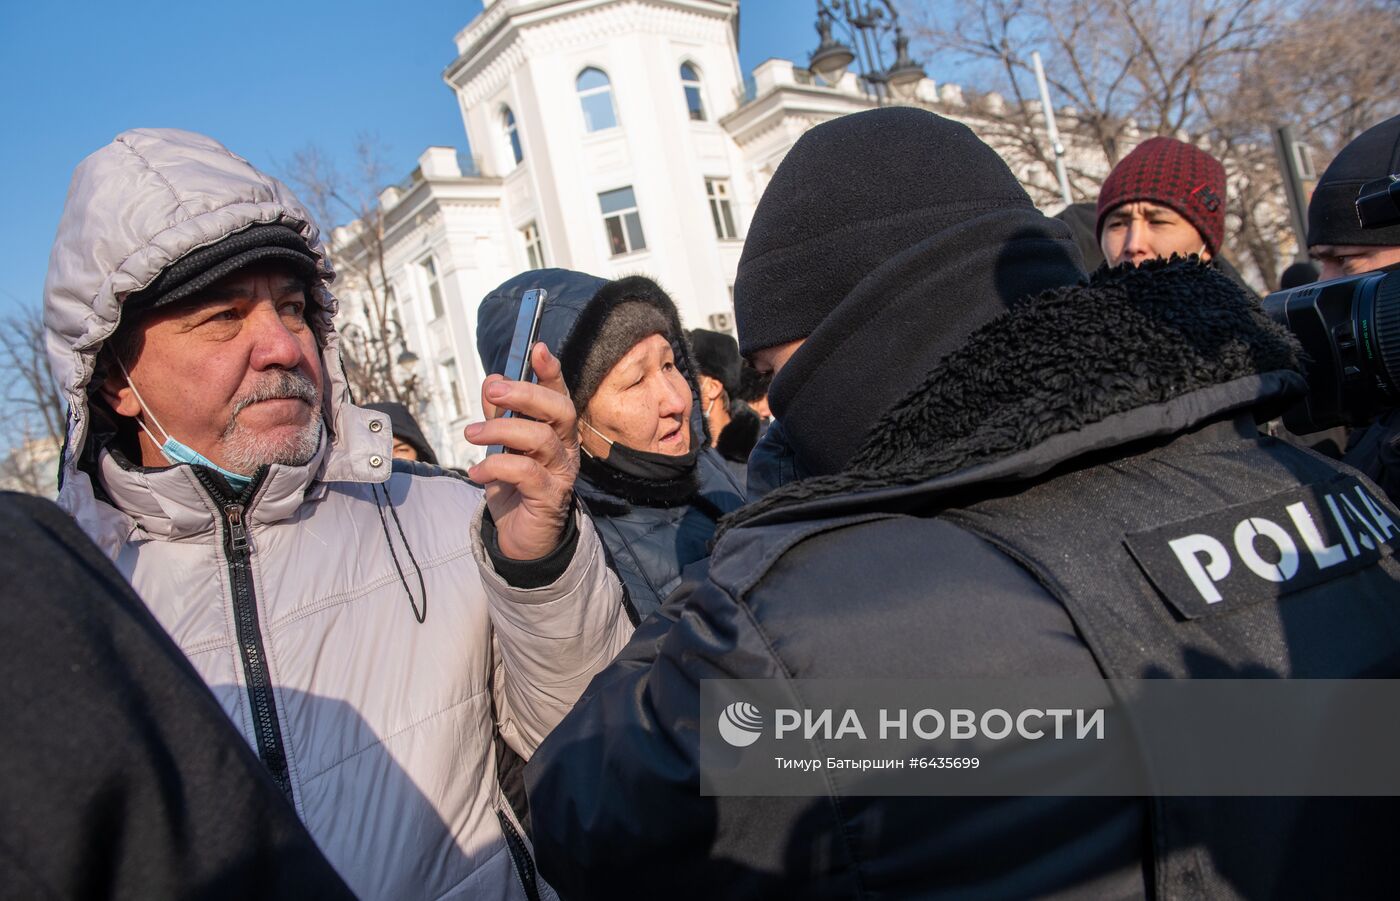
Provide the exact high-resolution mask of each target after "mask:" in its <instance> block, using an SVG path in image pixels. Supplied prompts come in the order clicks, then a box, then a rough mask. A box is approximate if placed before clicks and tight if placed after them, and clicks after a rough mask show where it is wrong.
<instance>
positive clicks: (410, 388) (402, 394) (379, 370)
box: [340, 316, 418, 409]
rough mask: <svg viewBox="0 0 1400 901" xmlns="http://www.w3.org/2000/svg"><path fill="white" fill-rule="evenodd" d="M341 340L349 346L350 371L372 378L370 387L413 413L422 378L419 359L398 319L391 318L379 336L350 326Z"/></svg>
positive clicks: (346, 327)
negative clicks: (391, 361)
mask: <svg viewBox="0 0 1400 901" xmlns="http://www.w3.org/2000/svg"><path fill="white" fill-rule="evenodd" d="M340 338H341V341H342V342H343V343H344V345H345V350H346V354H345V357H346V365H347V366H348V367H350V368H353V369H357V370H359V371H361V372H363V373H364V374H365V375H366V376H368V378H367V379H366V381H367V382H368V384H369V386H375V387H377V388H378V390H380V391H383V392H387V393H388V394H389V395H390V398H391V399H393V400H397V401H400V402H402V403H404V404H406V405H407V406H408V407H409V408H410V409H413V407H414V406H415V404H414V401H415V400H416V394H417V392H418V374H417V372H415V368H416V367H417V365H418V355H417V354H415V353H414V352H413V351H411V350H409V349H408V345H407V343H406V342H405V341H404V330H403V325H402V324H400V322H399V321H398V319H396V318H394V317H393V316H390V317H389V318H388V319H386V320H385V321H384V329H383V331H382V332H377V333H371V332H370V331H367V330H366V329H365V328H364V327H362V326H360V325H358V324H356V323H353V322H351V323H347V324H346V325H344V326H341V328H340ZM395 347H397V348H398V349H399V352H398V354H397V355H395V354H394V353H393V348H395ZM390 359H393V361H394V363H393V366H391V365H390V363H389V360H390ZM394 367H397V368H398V369H399V370H401V371H402V377H399V376H396V375H395V374H394V372H393V368H394ZM367 390H373V388H369V389H367Z"/></svg>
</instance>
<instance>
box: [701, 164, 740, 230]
mask: <svg viewBox="0 0 1400 901" xmlns="http://www.w3.org/2000/svg"><path fill="white" fill-rule="evenodd" d="M705 196H706V197H708V198H709V199H710V216H711V218H713V219H714V220H715V237H717V238H719V239H720V240H722V241H727V240H732V239H734V238H737V237H739V232H738V230H737V229H735V228H734V205H733V204H732V203H730V201H729V182H728V181H727V180H725V179H723V178H707V179H705Z"/></svg>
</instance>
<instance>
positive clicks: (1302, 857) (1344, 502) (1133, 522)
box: [943, 419, 1400, 898]
mask: <svg viewBox="0 0 1400 901" xmlns="http://www.w3.org/2000/svg"><path fill="white" fill-rule="evenodd" d="M1120 453H1121V451H1120ZM943 515H944V516H945V517H946V518H948V519H949V520H951V521H953V522H955V523H956V524H958V525H959V526H961V527H963V528H966V529H968V530H970V531H972V532H974V533H976V534H978V535H980V536H981V537H983V538H984V539H986V540H987V541H989V542H991V543H992V544H993V545H994V546H996V547H997V548H999V549H1000V550H1002V551H1003V552H1004V553H1006V554H1008V555H1010V556H1011V557H1013V558H1014V559H1015V560H1017V561H1018V562H1019V563H1020V564H1021V565H1022V566H1024V567H1025V568H1026V569H1027V570H1028V571H1030V572H1031V573H1032V574H1034V575H1035V576H1036V577H1037V578H1038V579H1039V580H1040V582H1041V583H1042V584H1043V585H1044V586H1045V587H1046V589H1047V590H1049V591H1050V592H1051V593H1052V594H1054V595H1055V597H1057V598H1058V599H1059V600H1060V602H1061V603H1062V604H1063V605H1064V606H1065V609H1066V610H1067V611H1068V612H1069V615H1070V617H1071V619H1072V620H1073V621H1074V624H1075V627H1076V628H1077V629H1078V631H1079V633H1080V635H1081V636H1082V637H1083V639H1084V641H1085V643H1086V644H1087V645H1088V646H1089V649H1090V651H1091V652H1092V653H1093V655H1094V657H1095V659H1096V661H1097V663H1098V665H1099V667H1100V669H1101V670H1102V672H1103V674H1104V675H1105V676H1107V677H1110V678H1127V679H1138V678H1270V677H1276V678H1296V679H1308V678H1312V679H1334V678H1350V677H1357V678H1396V677H1400V564H1397V563H1396V561H1395V559H1394V557H1393V550H1394V549H1395V548H1397V547H1400V512H1397V511H1396V509H1395V508H1394V507H1393V506H1391V505H1390V504H1389V502H1388V501H1386V500H1385V494H1384V493H1383V492H1382V491H1380V490H1379V489H1378V488H1376V487H1375V486H1374V485H1373V484H1372V483H1370V482H1369V481H1366V480H1364V478H1358V477H1357V476H1356V474H1354V472H1350V471H1349V472H1343V471H1342V470H1341V469H1340V467H1339V466H1338V465H1337V464H1335V463H1333V462H1331V461H1328V460H1326V459H1324V458H1322V457H1321V456H1318V455H1314V454H1311V453H1310V452H1307V451H1303V450H1300V449H1298V448H1295V447H1293V446H1291V445H1287V444H1284V443H1283V442H1280V441H1278V440H1276V439H1273V438H1269V437H1267V436H1262V435H1258V434H1257V433H1256V432H1255V430H1254V428H1253V425H1252V423H1251V422H1249V421H1248V420H1247V419H1245V420H1237V421H1236V422H1234V423H1219V424H1216V425H1213V426H1210V427H1207V428H1205V429H1202V430H1200V431H1199V432H1196V433H1194V434H1190V435H1186V436H1183V437H1181V438H1178V439H1177V440H1175V441H1173V442H1172V443H1170V444H1168V445H1166V446H1159V447H1155V448H1150V449H1144V450H1141V451H1140V452H1138V453H1136V454H1133V455H1129V456H1119V457H1117V458H1114V459H1110V460H1101V461H1099V462H1091V463H1089V464H1087V465H1083V466H1080V467H1079V468H1076V469H1073V470H1071V471H1067V472H1061V473H1057V474H1054V475H1052V477H1050V478H1048V479H1045V480H1042V481H1040V482H1039V483H1037V484H1035V485H1033V486H1031V487H1029V488H1027V489H1025V490H1022V491H1018V492H1017V493H1016V494H1014V495H1010V496H1004V497H995V498H989V499H983V500H979V501H977V502H975V503H972V504H970V505H968V506H965V507H962V508H961V509H957V510H951V511H948V512H946V513H945V514H943ZM1144 754H1145V757H1146V758H1147V762H1148V766H1149V771H1150V761H1151V756H1152V754H1151V749H1150V748H1147V749H1144ZM1397 765H1400V763H1397ZM1149 808H1150V811H1151V835H1152V844H1153V847H1152V858H1153V865H1154V877H1153V881H1154V884H1155V888H1156V894H1157V897H1159V898H1220V897H1234V896H1239V897H1249V898H1258V897H1280V896H1286V897H1323V896H1330V897H1346V896H1359V894H1357V893H1369V892H1371V891H1375V890H1377V889H1378V888H1382V887H1384V888H1385V890H1386V891H1390V890H1391V889H1390V887H1389V886H1388V880H1387V879H1384V878H1383V874H1382V872H1381V870H1382V868H1384V867H1386V863H1385V862H1386V861H1388V860H1389V858H1390V856H1391V855H1393V853H1394V848H1395V847H1396V841H1397V839H1400V804H1397V803H1396V801H1395V799H1389V798H1385V799H1340V798H1312V799H1309V798H1173V797H1158V798H1153V799H1150V800H1149ZM1365 848H1373V849H1374V853H1375V855H1376V856H1372V857H1370V858H1369V859H1371V860H1374V861H1375V867H1374V870H1372V871H1371V872H1358V871H1357V870H1356V868H1351V869H1349V870H1342V869H1340V868H1337V867H1334V866H1333V865H1332V863H1331V861H1329V858H1331V860H1336V859H1338V858H1337V857H1333V856H1332V855H1331V853H1329V849H1335V851H1336V852H1337V853H1338V854H1340V853H1341V852H1342V851H1343V850H1345V852H1346V855H1345V857H1346V859H1349V860H1357V859H1367V858H1366V857H1365V856H1360V857H1358V850H1359V849H1365ZM1382 855H1383V856H1382Z"/></svg>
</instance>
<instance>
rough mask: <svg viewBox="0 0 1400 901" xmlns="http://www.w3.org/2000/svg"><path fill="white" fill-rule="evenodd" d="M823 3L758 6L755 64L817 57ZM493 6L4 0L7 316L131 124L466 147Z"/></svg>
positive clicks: (243, 143) (278, 157)
mask: <svg viewBox="0 0 1400 901" xmlns="http://www.w3.org/2000/svg"><path fill="white" fill-rule="evenodd" d="M815 6H816V4H815V2H814V0H744V2H743V3H742V5H741V6H740V19H739V21H740V29H741V33H740V45H739V46H740V62H741V64H742V66H743V69H744V71H745V73H748V72H750V71H752V69H753V67H754V66H755V65H757V64H758V63H760V62H762V61H763V60H764V59H767V58H768V57H770V56H777V57H784V58H787V59H795V60H798V61H799V62H801V61H805V60H806V59H807V56H808V54H809V53H810V52H811V50H812V49H813V48H814V47H815V46H816V43H817V36H816V32H815V30H814V29H813V27H812V23H813V21H814V20H815V18H816V12H815ZM480 11H481V3H480V0H465V2H460V3H449V2H440V3H421V2H420V3H413V2H409V3H403V2H400V3H385V2H370V0H343V2H341V0H337V2H323V3H315V2H313V3H298V2H288V0H282V2H275V3H274V2H268V0H240V2H237V3H233V4H222V3H201V2H190V0H185V2H153V0H120V2H115V3H113V2H104V3H96V2H42V0H0V124H3V131H4V134H5V139H4V140H3V141H0V178H2V179H3V186H4V188H3V209H4V215H3V216H0V314H4V313H9V312H11V311H13V310H14V309H16V307H17V306H18V305H20V304H37V303H38V302H39V301H40V300H41V299H42V294H43V285H44V273H45V271H46V269H47V267H48V257H49V246H50V244H51V243H52V241H53V235H54V230H55V229H56V228H57V227H58V218H59V214H60V213H61V212H62V209H63V198H64V195H65V193H66V191H67V189H68V180H69V177H70V176H71V174H72V171H73V167H74V166H75V165H77V163H78V162H79V161H80V160H81V159H82V158H83V157H85V156H87V155H88V154H89V153H91V152H92V151H94V150H96V149H97V148H98V147H101V146H102V145H103V144H106V143H107V142H109V141H110V140H111V139H112V138H113V137H114V136H116V134H117V133H118V132H121V131H123V130H124V129H127V128H135V127H178V128H188V129H192V130H194V131H200V132H204V133H206V134H210V135H212V136H214V137H215V138H218V139H219V140H220V141H222V142H224V143H225V144H227V145H228V146H229V147H230V148H231V149H233V150H234V151H235V152H236V153H239V154H241V155H242V156H245V157H247V158H248V159H249V160H251V161H252V162H253V163H254V164H255V165H258V166H260V167H262V168H265V169H267V170H269V171H271V172H273V173H279V172H280V169H281V166H282V164H283V163H284V162H285V161H286V160H287V159H289V158H290V157H291V155H292V154H293V153H294V152H295V151H297V150H299V149H301V148H303V147H305V146H306V145H308V144H311V143H315V144H317V145H318V146H320V147H321V148H322V149H323V150H324V151H326V152H328V153H331V154H333V155H343V157H348V155H349V153H350V152H351V148H352V146H353V144H354V140H355V136H356V135H357V134H360V133H362V132H372V133H375V134H377V135H378V136H379V137H380V139H381V140H382V143H383V145H384V146H385V148H386V149H387V151H388V160H389V163H390V166H391V168H392V170H393V173H394V177H399V176H401V175H406V174H407V173H408V172H409V171H411V170H412V168H413V166H414V165H415V161H416V160H417V157H418V154H419V153H420V152H421V151H422V149H423V148H424V147H427V146H429V145H431V144H443V145H450V146H455V147H458V148H462V149H465V147H466V133H465V131H464V129H463V127H462V120H461V116H460V115H459V114H458V112H457V105H456V102H455V101H454V100H453V97H452V94H451V92H450V91H449V90H448V88H447V87H446V86H445V85H444V84H443V82H442V70H443V68H444V67H445V66H446V65H447V64H448V63H449V62H451V61H452V59H453V57H454V55H455V50H456V48H455V47H454V46H453V44H452V36H453V35H454V34H456V33H457V32H458V31H459V30H460V29H461V28H462V27H463V26H465V25H466V24H467V23H468V22H470V21H471V20H472V19H473V18H474V17H475V16H476V15H477V14H478V13H479V12H480Z"/></svg>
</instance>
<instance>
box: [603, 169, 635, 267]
mask: <svg viewBox="0 0 1400 901" xmlns="http://www.w3.org/2000/svg"><path fill="white" fill-rule="evenodd" d="M598 204H599V206H601V207H602V208H603V225H604V227H605V228H607V231H608V246H609V248H610V249H611V250H612V255H613V256H621V255H622V254H624V253H631V252H632V251H634V250H644V249H645V248H646V246H647V239H646V237H645V236H644V235H643V234H642V217H641V215H640V214H639V213H638V212H637V196H636V195H635V194H633V193H632V188H631V187H630V186H629V187H626V188H618V189H617V190H616V191H604V192H603V193H601V194H599V195H598Z"/></svg>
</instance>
